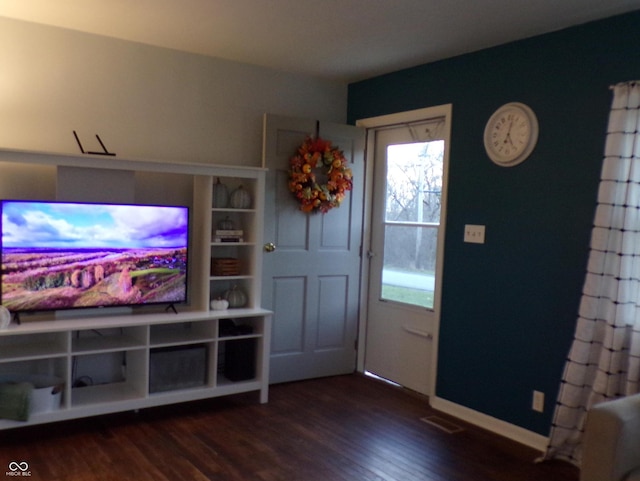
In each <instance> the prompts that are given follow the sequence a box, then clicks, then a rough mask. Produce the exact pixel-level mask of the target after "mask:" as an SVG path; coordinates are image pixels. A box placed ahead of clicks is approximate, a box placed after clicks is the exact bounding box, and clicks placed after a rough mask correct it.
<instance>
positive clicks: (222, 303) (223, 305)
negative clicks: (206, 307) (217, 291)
mask: <svg viewBox="0 0 640 481" xmlns="http://www.w3.org/2000/svg"><path fill="white" fill-rule="evenodd" d="M228 307H229V301H227V300H226V299H214V300H212V301H211V309H213V310H214V311H224V310H225V309H227V308H228Z"/></svg>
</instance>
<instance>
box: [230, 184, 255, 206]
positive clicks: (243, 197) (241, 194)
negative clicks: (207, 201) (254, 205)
mask: <svg viewBox="0 0 640 481" xmlns="http://www.w3.org/2000/svg"><path fill="white" fill-rule="evenodd" d="M229 204H230V205H231V207H233V208H234V209H248V208H249V207H251V194H249V192H248V191H247V189H245V188H244V187H243V186H242V185H241V186H239V187H238V188H237V189H236V190H234V191H233V192H231V196H230V197H229Z"/></svg>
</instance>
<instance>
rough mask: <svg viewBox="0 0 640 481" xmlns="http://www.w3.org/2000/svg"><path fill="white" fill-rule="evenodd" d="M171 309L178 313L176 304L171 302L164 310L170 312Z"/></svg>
mask: <svg viewBox="0 0 640 481" xmlns="http://www.w3.org/2000/svg"><path fill="white" fill-rule="evenodd" d="M169 311H173V313H174V314H177V313H178V311H177V310H176V306H175V305H174V304H169V305H168V306H167V307H166V309H165V310H164V312H169Z"/></svg>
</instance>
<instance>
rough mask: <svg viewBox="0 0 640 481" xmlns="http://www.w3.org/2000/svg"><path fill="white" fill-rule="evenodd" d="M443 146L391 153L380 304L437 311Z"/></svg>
mask: <svg viewBox="0 0 640 481" xmlns="http://www.w3.org/2000/svg"><path fill="white" fill-rule="evenodd" d="M443 160H444V141H443V140H437V141H431V142H416V143H411V144H399V145H390V146H389V147H388V149H387V174H386V180H387V185H386V209H385V241H384V246H385V247H384V267H383V274H382V299H384V300H389V301H396V302H403V303H407V304H413V305H417V306H422V307H426V308H428V309H431V308H433V292H434V278H435V269H436V265H435V263H436V247H437V239H438V228H439V226H440V210H441V201H442V181H443Z"/></svg>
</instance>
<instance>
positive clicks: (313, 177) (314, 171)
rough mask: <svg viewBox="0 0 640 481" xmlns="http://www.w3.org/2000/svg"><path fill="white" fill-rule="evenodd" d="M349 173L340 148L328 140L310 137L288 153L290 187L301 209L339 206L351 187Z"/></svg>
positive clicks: (322, 209)
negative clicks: (293, 153)
mask: <svg viewBox="0 0 640 481" xmlns="http://www.w3.org/2000/svg"><path fill="white" fill-rule="evenodd" d="M352 175H353V174H352V172H351V169H349V168H347V159H346V158H345V157H344V154H343V153H342V151H341V150H340V149H338V148H337V147H332V146H331V142H330V141H328V140H323V139H321V138H311V137H309V138H307V139H306V140H305V141H304V142H303V143H302V145H301V146H300V147H299V148H298V152H297V153H296V155H294V156H293V157H291V161H290V169H289V190H290V191H291V192H293V194H294V196H295V197H296V199H298V202H300V210H302V211H303V212H317V211H320V212H322V213H326V212H328V211H329V210H331V209H333V208H334V207H339V206H340V204H341V203H342V201H343V200H344V198H345V195H346V192H347V191H348V190H351V188H352V186H353V183H352Z"/></svg>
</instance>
